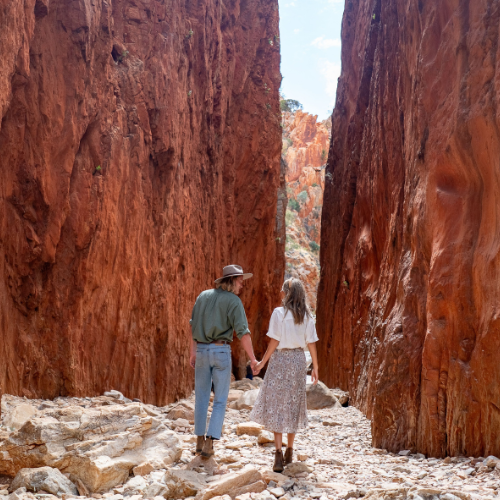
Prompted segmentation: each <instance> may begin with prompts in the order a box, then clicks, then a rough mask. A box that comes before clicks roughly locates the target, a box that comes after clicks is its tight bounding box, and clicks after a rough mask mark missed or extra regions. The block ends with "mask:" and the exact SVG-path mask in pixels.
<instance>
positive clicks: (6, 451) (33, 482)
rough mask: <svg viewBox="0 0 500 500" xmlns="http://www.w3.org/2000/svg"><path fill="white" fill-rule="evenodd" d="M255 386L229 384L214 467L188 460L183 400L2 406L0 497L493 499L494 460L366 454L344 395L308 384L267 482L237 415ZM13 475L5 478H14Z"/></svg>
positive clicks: (189, 410)
mask: <svg viewBox="0 0 500 500" xmlns="http://www.w3.org/2000/svg"><path fill="white" fill-rule="evenodd" d="M260 383H261V380H260V379H259V378H256V379H255V380H254V381H249V380H243V381H238V382H233V384H232V389H231V391H230V396H229V405H228V406H229V407H228V410H227V418H226V421H225V427H224V433H223V436H222V439H221V440H220V441H219V442H217V443H216V447H215V448H216V456H215V460H214V459H210V460H206V461H205V460H202V459H201V457H196V456H195V455H194V453H193V451H194V443H195V439H196V438H195V437H194V436H193V434H192V432H193V417H194V414H193V408H194V397H193V396H192V397H191V398H189V399H186V400H182V401H179V402H178V403H175V404H171V405H168V406H165V407H162V408H157V407H154V406H152V405H146V404H143V403H141V402H139V401H135V402H134V401H130V400H128V399H126V398H124V397H123V396H122V395H121V394H120V393H117V392H112V393H106V395H105V396H102V397H99V398H57V399H56V400H55V401H41V400H27V399H25V398H16V397H13V396H7V395H5V396H4V397H3V398H2V427H1V428H0V473H2V474H3V475H2V476H0V499H1V500H7V499H8V500H21V499H23V498H30V499H32V500H34V499H44V500H50V499H52V498H54V499H55V498H57V497H62V498H71V497H79V498H84V497H86V498H105V499H107V500H123V499H126V500H141V499H143V498H154V499H156V500H161V499H163V498H165V499H182V498H188V499H191V500H193V499H196V500H210V499H213V498H216V499H217V500H230V499H233V500H234V499H236V500H276V499H278V498H279V499H281V500H291V499H293V498H295V499H297V500H298V499H301V500H312V499H320V500H334V499H349V498H361V497H364V498H366V499H370V500H371V499H394V500H398V499H406V498H408V499H413V500H431V499H432V500H438V499H439V500H459V499H460V500H473V499H476V498H495V497H497V498H500V496H498V494H499V493H500V461H499V460H497V459H496V458H495V457H486V458H482V457H481V458H467V457H454V458H446V459H443V460H441V459H434V458H426V457H425V456H423V455H419V454H412V453H411V452H410V451H409V450H402V451H401V452H400V453H399V454H397V455H396V454H392V453H387V452H386V451H385V450H380V449H375V448H372V447H371V434H370V422H369V421H368V420H367V419H366V418H365V417H364V416H363V415H362V414H361V413H360V412H359V411H358V410H357V409H356V408H353V407H349V406H342V404H343V405H347V404H348V403H347V401H348V395H347V394H346V393H342V391H338V390H330V389H328V388H327V387H326V386H324V385H323V384H320V385H319V386H316V387H313V386H308V406H310V407H312V408H316V409H310V410H309V428H308V429H307V430H306V431H304V432H301V433H299V434H298V435H297V438H296V442H295V447H294V448H295V455H294V462H293V463H292V464H291V465H289V466H288V467H286V468H285V471H284V473H283V474H276V473H273V472H272V464H273V459H274V445H273V444H272V434H270V433H268V432H267V431H265V430H264V429H262V428H261V427H260V426H259V425H257V424H254V423H250V422H249V421H248V415H249V412H250V409H251V407H252V405H253V403H254V401H255V398H256V396H257V393H258V387H259V385H260ZM14 477H15V479H14Z"/></svg>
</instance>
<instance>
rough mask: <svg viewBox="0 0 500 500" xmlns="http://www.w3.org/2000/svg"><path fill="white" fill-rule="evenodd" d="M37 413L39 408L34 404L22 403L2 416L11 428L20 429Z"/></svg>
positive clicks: (3, 422)
mask: <svg viewBox="0 0 500 500" xmlns="http://www.w3.org/2000/svg"><path fill="white" fill-rule="evenodd" d="M36 414H37V410H36V408H35V407H34V406H32V405H30V404H20V405H18V406H16V407H15V408H14V409H13V410H12V411H11V412H10V413H8V414H7V415H5V417H3V418H2V424H3V425H5V427H7V428H9V429H14V430H18V429H20V428H21V427H22V426H23V425H24V424H25V423H26V422H27V421H28V420H29V419H30V418H31V417H33V416H34V415H36Z"/></svg>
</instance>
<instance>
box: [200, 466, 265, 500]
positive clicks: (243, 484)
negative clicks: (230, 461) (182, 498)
mask: <svg viewBox="0 0 500 500" xmlns="http://www.w3.org/2000/svg"><path fill="white" fill-rule="evenodd" d="M262 486H264V488H263V489H261V490H260V491H264V490H265V489H266V483H265V482H264V481H263V479H262V474H261V473H260V472H259V471H258V470H257V469H254V468H252V467H249V468H245V469H243V470H242V471H240V472H238V473H233V474H226V475H224V476H222V477H221V478H220V479H217V480H215V481H212V482H211V483H210V484H209V485H208V487H207V488H206V489H205V490H202V491H200V492H198V494H197V495H196V500H210V499H211V498H213V497H217V496H222V495H229V496H230V497H231V498H235V497H236V496H238V495H243V494H244V493H251V492H252V491H248V490H252V489H253V490H258V489H260V488H261V487H262ZM254 492H255V493H259V492H258V491H254Z"/></svg>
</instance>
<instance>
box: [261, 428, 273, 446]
mask: <svg viewBox="0 0 500 500" xmlns="http://www.w3.org/2000/svg"><path fill="white" fill-rule="evenodd" d="M257 443H259V444H268V443H274V434H273V433H272V432H269V431H264V430H262V431H260V433H259V436H258V437H257Z"/></svg>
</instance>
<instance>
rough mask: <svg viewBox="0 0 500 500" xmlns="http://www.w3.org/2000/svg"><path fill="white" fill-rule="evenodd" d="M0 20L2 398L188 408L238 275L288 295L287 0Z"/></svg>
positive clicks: (266, 299) (63, 6)
mask: <svg viewBox="0 0 500 500" xmlns="http://www.w3.org/2000/svg"><path fill="white" fill-rule="evenodd" d="M0 6H1V8H2V12H3V15H2V18H1V20H0V23H1V24H2V26H1V27H2V48H1V50H2V54H1V57H0V110H1V113H2V122H1V130H0V152H1V155H0V337H1V338H2V342H1V343H0V359H1V360H2V362H1V363H0V393H3V392H8V393H12V394H21V395H23V394H24V395H27V396H29V397H33V396H38V397H47V398H52V397H55V396H57V395H94V394H100V393H102V391H103V390H105V389H109V388H115V389H118V390H120V391H122V392H123V393H124V394H125V395H127V396H128V397H139V398H141V399H142V400H143V401H146V402H151V403H156V404H159V405H161V404H164V403H166V402H167V401H171V400H172V399H174V398H176V397H180V396H184V395H186V394H188V393H189V391H190V390H191V389H192V386H193V374H192V371H191V369H190V368H189V367H188V343H189V339H190V328H189V323H188V321H189V318H190V315H191V308H192V305H193V303H194V300H195V298H196V296H197V295H198V294H199V293H200V292H201V291H202V290H204V289H206V288H209V287H212V286H213V280H214V279H215V278H216V277H217V276H218V275H219V274H220V272H221V268H222V266H223V265H226V264H228V263H238V264H241V265H242V266H243V267H244V268H245V270H249V271H251V272H253V273H254V278H253V279H252V280H251V281H250V282H248V285H247V289H246V290H245V291H244V293H243V295H242V300H243V302H244V304H245V306H246V309H247V313H248V316H249V322H250V329H251V330H252V332H253V333H254V343H256V344H258V343H259V339H260V338H261V336H263V335H265V330H264V329H265V328H267V322H268V319H269V317H270V314H271V312H272V309H273V307H274V306H275V305H276V304H275V301H276V297H278V296H279V295H278V291H279V288H280V286H281V282H282V279H283V272H284V258H283V253H284V225H283V224H282V220H283V218H284V213H280V214H279V217H278V223H280V222H279V221H280V220H281V223H280V224H281V226H280V227H281V229H279V230H278V228H277V219H276V215H277V214H276V210H277V193H278V189H281V190H283V188H284V185H283V180H282V181H280V146H281V130H280V119H279V102H278V98H279V96H278V88H279V85H280V79H281V77H280V73H279V33H278V10H277V9H278V2H277V0H271V1H269V0H251V1H248V2H243V1H240V0H235V1H233V2H225V3H221V2H219V1H218V0H198V1H196V2H181V1H179V0H167V1H156V0H148V1H141V0H138V1H133V2H123V1H119V0H118V1H113V2H109V1H106V0H98V1H96V2H92V3H89V2H85V1H83V0H76V1H73V2H68V1H67V0H50V1H49V0H36V1H35V0H26V1H25V2H11V1H9V0H0ZM280 182H281V187H280ZM281 210H282V212H283V211H284V208H283V207H282V209H281ZM239 353H240V351H239V348H236V349H235V359H234V360H235V363H236V366H237V367H239V368H240V369H241V368H242V367H243V365H244V359H242V358H241V356H239Z"/></svg>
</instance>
